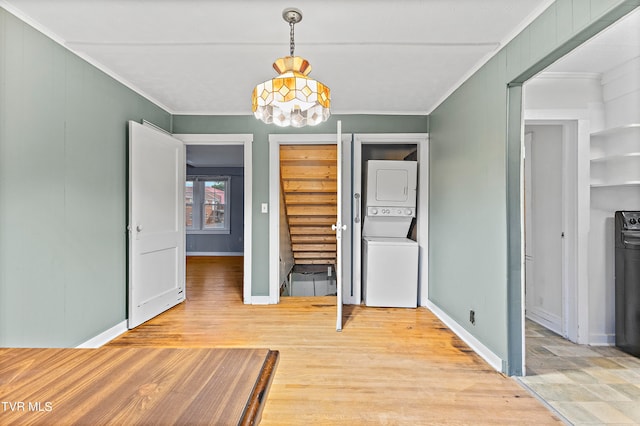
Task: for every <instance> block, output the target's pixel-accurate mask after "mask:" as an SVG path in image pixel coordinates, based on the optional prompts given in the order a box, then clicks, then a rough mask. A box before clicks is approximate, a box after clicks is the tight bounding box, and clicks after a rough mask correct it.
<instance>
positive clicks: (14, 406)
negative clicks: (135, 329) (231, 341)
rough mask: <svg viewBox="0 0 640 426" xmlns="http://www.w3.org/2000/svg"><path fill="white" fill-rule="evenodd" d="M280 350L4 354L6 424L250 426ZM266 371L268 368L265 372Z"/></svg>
mask: <svg viewBox="0 0 640 426" xmlns="http://www.w3.org/2000/svg"><path fill="white" fill-rule="evenodd" d="M277 355H278V354H277V352H272V351H269V350H267V349H242V348H232V349H230V348H156V347H154V348H134V347H128V348H116V347H102V348H99V349H60V348H56V349H26V348H0V359H1V360H2V366H0V401H2V404H1V406H0V424H2V425H73V424H78V425H130V424H150V425H176V424H202V423H210V424H217V425H239V424H242V425H245V424H247V425H249V424H255V423H254V422H255V421H257V420H259V418H260V417H259V416H260V410H261V408H262V407H261V405H262V404H261V402H260V400H261V399H262V398H261V396H260V395H257V393H256V389H259V390H258V391H257V392H262V393H265V392H266V391H267V389H266V387H267V386H268V382H269V380H270V379H271V377H272V374H271V373H272V372H273V369H274V368H275V360H276V359H277ZM265 367H266V368H265Z"/></svg>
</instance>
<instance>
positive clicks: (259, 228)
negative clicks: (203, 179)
mask: <svg viewBox="0 0 640 426" xmlns="http://www.w3.org/2000/svg"><path fill="white" fill-rule="evenodd" d="M337 120H342V132H343V133H426V132H427V131H428V117H427V116H399V115H343V116H340V115H334V116H332V117H331V118H330V119H329V120H328V121H327V122H325V123H322V124H320V125H318V126H314V127H305V128H304V129H291V128H282V127H277V126H275V125H273V124H270V125H267V124H264V123H262V122H260V121H258V120H256V119H255V118H254V117H253V116H252V115H251V116H191V115H176V116H174V117H173V132H174V133H252V134H253V147H252V150H253V182H252V190H253V212H252V215H253V235H252V239H253V241H252V244H253V250H252V252H251V255H252V261H253V264H252V270H251V276H252V277H253V278H252V279H253V282H252V283H251V288H252V295H253V296H268V295H269V258H268V254H269V215H267V214H263V213H261V212H260V203H266V202H269V134H276V133H280V134H292V133H301V134H312V133H335V132H336V122H337Z"/></svg>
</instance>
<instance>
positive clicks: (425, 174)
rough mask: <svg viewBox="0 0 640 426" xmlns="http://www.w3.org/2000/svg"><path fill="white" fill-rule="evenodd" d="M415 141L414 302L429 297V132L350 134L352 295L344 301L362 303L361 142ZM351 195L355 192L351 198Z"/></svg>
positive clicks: (382, 143)
mask: <svg viewBox="0 0 640 426" xmlns="http://www.w3.org/2000/svg"><path fill="white" fill-rule="evenodd" d="M374 144H378V145H392V144H402V145H406V144H416V146H417V149H418V152H417V156H418V193H417V197H418V199H417V200H416V206H417V218H416V219H417V228H416V235H417V240H418V246H419V247H420V249H419V255H418V256H419V257H418V304H419V306H427V304H428V300H429V134H428V133H355V134H354V135H353V162H352V172H351V173H352V175H351V176H352V179H353V185H352V186H353V188H352V194H353V196H354V199H353V202H354V210H353V216H352V217H351V228H352V235H353V243H352V245H353V260H352V263H353V265H352V271H353V272H352V273H353V279H352V282H353V288H354V295H353V297H352V298H351V299H350V300H349V301H348V302H347V301H345V303H350V304H356V305H359V304H360V303H362V210H363V206H362V145H374ZM355 194H359V197H358V199H357V200H356V199H355Z"/></svg>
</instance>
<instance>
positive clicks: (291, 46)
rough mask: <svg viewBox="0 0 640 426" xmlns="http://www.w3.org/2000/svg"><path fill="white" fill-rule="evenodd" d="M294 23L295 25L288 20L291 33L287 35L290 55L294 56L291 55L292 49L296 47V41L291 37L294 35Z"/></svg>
mask: <svg viewBox="0 0 640 426" xmlns="http://www.w3.org/2000/svg"><path fill="white" fill-rule="evenodd" d="M294 25H295V24H294V23H293V22H289V27H291V33H290V34H291V35H290V37H289V43H290V44H289V46H290V48H289V51H290V52H291V56H294V55H293V51H294V50H295V48H296V42H295V40H294V37H293V35H294V34H293V27H294Z"/></svg>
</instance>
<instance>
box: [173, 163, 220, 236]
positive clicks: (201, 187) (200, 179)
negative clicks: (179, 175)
mask: <svg viewBox="0 0 640 426" xmlns="http://www.w3.org/2000/svg"><path fill="white" fill-rule="evenodd" d="M211 181H224V182H225V196H224V198H225V202H224V209H223V212H224V226H223V227H221V228H207V227H206V226H205V217H204V216H205V215H204V211H205V183H206V182H211ZM186 182H193V198H192V199H193V204H192V207H191V212H192V226H191V227H186V222H185V229H186V233H187V234H196V235H197V234H214V235H215V234H231V176H218V175H197V176H187V177H186ZM185 187H186V183H185ZM184 203H185V204H184V208H185V217H186V209H187V203H186V198H185V200H184Z"/></svg>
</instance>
